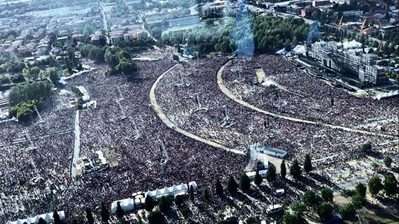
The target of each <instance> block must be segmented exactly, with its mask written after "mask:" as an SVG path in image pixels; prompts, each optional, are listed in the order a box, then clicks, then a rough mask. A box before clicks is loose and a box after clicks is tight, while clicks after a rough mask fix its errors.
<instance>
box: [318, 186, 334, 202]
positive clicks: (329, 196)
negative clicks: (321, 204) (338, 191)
mask: <svg viewBox="0 0 399 224" xmlns="http://www.w3.org/2000/svg"><path fill="white" fill-rule="evenodd" d="M320 193H321V197H322V198H323V200H324V201H325V202H332V201H333V199H334V192H333V191H332V190H331V189H330V188H326V187H324V188H323V189H321V192H320Z"/></svg>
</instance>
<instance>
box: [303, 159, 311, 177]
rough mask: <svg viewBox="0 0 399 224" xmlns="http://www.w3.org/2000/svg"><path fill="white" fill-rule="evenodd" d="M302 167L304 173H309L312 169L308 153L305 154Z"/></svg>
mask: <svg viewBox="0 0 399 224" xmlns="http://www.w3.org/2000/svg"><path fill="white" fill-rule="evenodd" d="M303 169H304V170H305V172H306V173H309V172H310V171H312V169H313V168H312V159H311V158H310V155H309V154H306V156H305V163H304V164H303Z"/></svg>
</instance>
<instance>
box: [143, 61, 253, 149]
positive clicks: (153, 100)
mask: <svg viewBox="0 0 399 224" xmlns="http://www.w3.org/2000/svg"><path fill="white" fill-rule="evenodd" d="M177 66H181V65H179V64H176V65H174V66H173V67H171V68H170V69H168V70H167V71H166V72H164V73H163V74H161V75H160V76H159V77H158V79H157V80H156V81H155V82H154V84H153V85H152V87H151V90H150V104H151V106H152V108H153V109H154V111H155V113H156V114H157V116H158V117H159V118H160V119H161V121H162V122H163V123H164V124H165V125H166V126H168V127H169V128H170V129H173V130H174V131H176V132H178V133H180V134H182V135H185V136H186V137H189V138H191V139H193V140H196V141H199V142H202V143H205V144H207V145H210V146H212V147H215V148H218V149H222V150H226V151H228V152H232V153H236V154H240V155H245V153H244V152H243V151H240V150H236V149H230V148H228V147H226V146H224V145H221V144H219V143H216V142H213V141H210V140H208V139H205V138H202V137H200V136H198V135H195V134H192V133H190V132H188V131H185V130H183V129H181V128H179V127H177V126H176V125H175V124H174V123H173V122H172V121H171V120H170V119H169V118H168V117H167V115H166V114H165V112H164V111H163V110H162V108H161V105H159V103H158V102H157V97H156V94H155V89H156V88H157V86H158V84H159V82H160V81H161V80H162V78H163V77H164V76H165V75H167V74H168V73H169V72H170V71H171V70H173V69H174V68H176V67H177Z"/></svg>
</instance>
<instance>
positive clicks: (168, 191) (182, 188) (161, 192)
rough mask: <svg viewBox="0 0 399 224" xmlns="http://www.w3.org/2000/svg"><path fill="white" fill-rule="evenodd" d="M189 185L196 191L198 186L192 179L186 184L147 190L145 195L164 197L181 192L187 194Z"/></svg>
mask: <svg viewBox="0 0 399 224" xmlns="http://www.w3.org/2000/svg"><path fill="white" fill-rule="evenodd" d="M189 187H193V190H194V191H197V189H198V186H197V183H195V181H192V182H190V183H189V184H188V186H187V184H180V185H173V186H171V187H164V188H162V189H156V190H154V191H147V192H146V193H145V196H146V197H147V196H150V197H153V198H155V199H159V198H161V197H163V196H165V197H172V196H176V195H181V194H187V193H188V190H189Z"/></svg>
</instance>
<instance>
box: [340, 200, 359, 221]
mask: <svg viewBox="0 0 399 224" xmlns="http://www.w3.org/2000/svg"><path fill="white" fill-rule="evenodd" d="M339 214H341V216H342V218H343V219H345V220H350V219H353V218H354V217H355V216H356V208H355V206H354V205H353V204H352V203H349V204H346V205H344V206H343V207H342V208H341V209H340V210H339Z"/></svg>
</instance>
